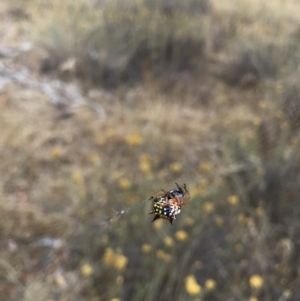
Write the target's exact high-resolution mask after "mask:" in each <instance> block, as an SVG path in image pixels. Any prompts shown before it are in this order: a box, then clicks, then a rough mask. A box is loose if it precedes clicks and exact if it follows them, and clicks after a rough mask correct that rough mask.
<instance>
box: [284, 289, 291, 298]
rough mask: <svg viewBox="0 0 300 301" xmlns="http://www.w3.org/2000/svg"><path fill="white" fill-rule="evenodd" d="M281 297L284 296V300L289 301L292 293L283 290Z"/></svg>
mask: <svg viewBox="0 0 300 301" xmlns="http://www.w3.org/2000/svg"><path fill="white" fill-rule="evenodd" d="M283 296H284V297H285V298H286V299H290V298H291V297H292V292H291V291H290V290H284V292H283Z"/></svg>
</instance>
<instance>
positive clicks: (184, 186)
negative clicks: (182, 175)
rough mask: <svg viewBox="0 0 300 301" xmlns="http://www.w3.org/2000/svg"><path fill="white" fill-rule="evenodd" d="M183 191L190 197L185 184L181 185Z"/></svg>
mask: <svg viewBox="0 0 300 301" xmlns="http://www.w3.org/2000/svg"><path fill="white" fill-rule="evenodd" d="M183 189H184V191H185V192H186V193H187V194H188V195H190V193H189V191H188V190H187V187H186V184H184V185H183Z"/></svg>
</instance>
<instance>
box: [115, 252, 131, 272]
mask: <svg viewBox="0 0 300 301" xmlns="http://www.w3.org/2000/svg"><path fill="white" fill-rule="evenodd" d="M127 262H128V259H127V257H126V256H124V255H122V254H115V263H114V265H115V267H116V268H117V269H118V270H123V269H124V268H125V267H126V265H127Z"/></svg>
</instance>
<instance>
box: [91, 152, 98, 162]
mask: <svg viewBox="0 0 300 301" xmlns="http://www.w3.org/2000/svg"><path fill="white" fill-rule="evenodd" d="M89 160H90V162H92V163H99V162H100V158H99V156H98V154H97V153H90V154H89Z"/></svg>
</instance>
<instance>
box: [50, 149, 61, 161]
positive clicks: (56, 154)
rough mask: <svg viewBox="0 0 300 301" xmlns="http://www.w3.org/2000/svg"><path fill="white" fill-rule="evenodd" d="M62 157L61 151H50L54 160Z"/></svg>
mask: <svg viewBox="0 0 300 301" xmlns="http://www.w3.org/2000/svg"><path fill="white" fill-rule="evenodd" d="M61 155H62V150H61V148H59V147H54V148H52V150H51V157H52V158H54V159H57V158H60V157H61Z"/></svg>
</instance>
